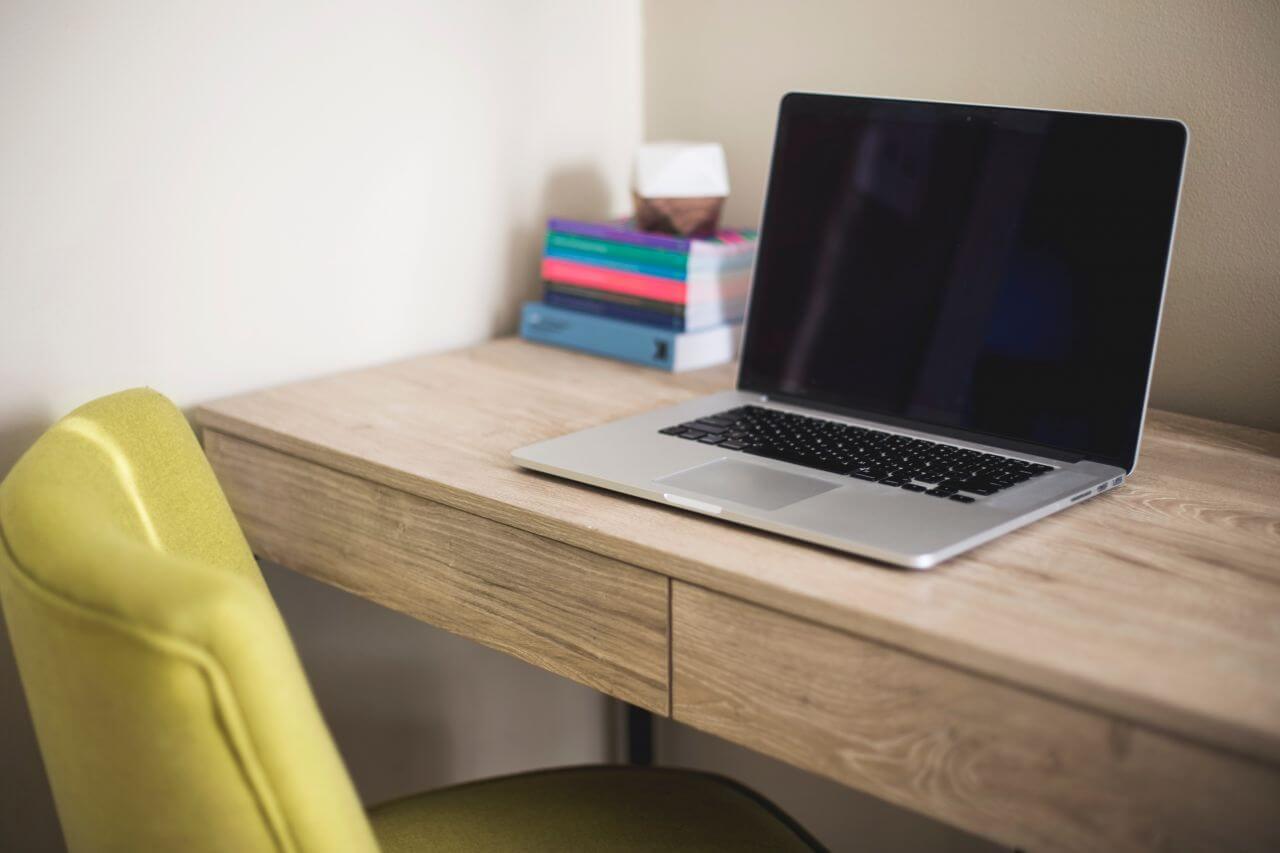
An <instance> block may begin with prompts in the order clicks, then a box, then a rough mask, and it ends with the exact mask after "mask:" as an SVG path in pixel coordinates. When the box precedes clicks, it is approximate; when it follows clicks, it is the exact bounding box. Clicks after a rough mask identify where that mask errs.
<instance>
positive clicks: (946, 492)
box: [925, 487, 956, 498]
mask: <svg viewBox="0 0 1280 853" xmlns="http://www.w3.org/2000/svg"><path fill="white" fill-rule="evenodd" d="M955 493H956V492H955V489H944V488H942V487H938V488H936V489H930V490H929V491H927V492H925V494H926V495H932V496H933V497H935V498H949V497H951V496H952V495H954V494H955Z"/></svg>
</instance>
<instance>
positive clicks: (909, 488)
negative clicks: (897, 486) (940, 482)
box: [902, 483, 925, 492]
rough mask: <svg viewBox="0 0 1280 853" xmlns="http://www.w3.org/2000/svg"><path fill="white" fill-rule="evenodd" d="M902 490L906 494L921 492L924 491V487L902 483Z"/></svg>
mask: <svg viewBox="0 0 1280 853" xmlns="http://www.w3.org/2000/svg"><path fill="white" fill-rule="evenodd" d="M902 488H904V489H906V490H907V491H908V492H923V491H924V490H925V487H924V486H917V485H916V484H915V483H903V484H902Z"/></svg>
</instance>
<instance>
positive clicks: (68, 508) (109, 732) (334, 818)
mask: <svg viewBox="0 0 1280 853" xmlns="http://www.w3.org/2000/svg"><path fill="white" fill-rule="evenodd" d="M0 600H3V605H4V614H5V620H6V622H7V623H8V628H9V633H10V636H11V638H12V641H13V647H14V651H15V654H16V656H17V660H18V666H19V671H20V673H21V676H22V683H23V687H24V689H25V691H26V694H27V699H28V703H29V705H30V708H31V715H32V719H33V721H34V723H35V729H36V735H37V737H38V739H39V742H40V750H41V754H42V755H43V757H44V762H45V767H46V769H47V771H48V774H49V781H50V785H51V787H52V789H53V794H54V800H55V802H56V804H57V808H58V815H59V819H60V821H61V823H62V828H63V832H64V835H65V837H66V840H67V844H68V846H69V847H70V849H71V850H94V851H97V850H131V851H132V850H182V851H213V850H227V851H249V852H250V853H251V852H252V851H260V850H272V851H276V850H284V851H294V850H298V851H331V850H332V851H343V853H347V851H365V850H370V851H371V850H376V849H377V846H376V843H375V841H374V839H373V835H372V832H371V830H370V828H369V823H368V820H367V818H366V817H365V815H364V811H363V810H362V809H361V807H360V803H359V800H358V799H357V797H356V794H355V790H354V788H353V786H352V784H351V780H350V777H349V776H348V775H347V773H346V770H345V768H344V766H343V764H342V761H341V759H340V758H339V756H338V754H337V750H336V749H335V747H334V745H333V741H332V739H331V738H330V736H329V732H328V730H327V728H326V727H325V725H324V722H323V720H322V719H321V717H320V713H319V711H318V709H317V708H316V705H315V700H314V698H313V697H312V695H311V691H310V688H309V686H308V684H307V681H306V678H305V676H304V675H303V672H302V668H301V665H300V664H299V662H298V659H297V655H296V653H295V651H294V649H293V645H292V643H291V642H290V639H289V635H288V632H287V630H286V628H285V626H284V623H283V621H282V619H281V618H280V614H279V612H278V611H277V610H276V607H275V604H274V602H273V601H272V600H271V596H270V593H269V592H268V590H267V588H266V585H265V583H264V582H263V580H262V576H261V574H260V573H259V571H258V568H257V565H256V564H255V563H254V560H253V556H252V554H251V553H250V551H249V547H248V545H247V544H246V543H245V540H244V536H243V534H242V533H241V531H240V528H239V526H238V525H237V524H236V521H235V518H234V516H233V515H232V513H231V509H230V507H229V506H228V505H227V502H226V498H225V497H224V496H223V494H222V491H221V489H219V487H218V484H217V481H216V480H215V479H214V476H213V471H212V470H211V469H210V468H209V465H208V462H207V461H206V460H205V458H204V454H203V452H202V451H201V449H200V446H199V444H198V443H197V442H196V439H195V436H194V435H193V434H192V432H191V429H190V427H189V426H188V425H187V423H186V420H185V419H184V418H183V416H182V413H181V412H179V411H178V410H177V409H176V408H175V407H174V406H173V404H172V403H170V402H169V401H168V400H166V399H165V398H164V397H162V396H160V395H159V394H156V393H154V392H151V391H147V390H142V389H138V390H133V391H125V392H122V393H120V394H115V395H112V396H110V397H105V398H103V399H101V400H97V401H95V402H92V403H89V404H88V405H85V406H83V407H81V408H79V409H77V410H76V411H75V412H73V413H71V414H70V415H68V416H67V417H66V418H64V419H63V420H61V421H59V422H58V423H57V424H55V425H54V426H53V427H52V428H50V430H49V431H48V432H47V433H45V435H44V436H42V437H41V438H40V440H39V441H37V442H36V444H35V445H34V446H33V447H32V448H31V449H30V450H29V451H28V452H27V453H26V454H25V455H24V456H23V457H22V458H21V459H20V460H19V461H18V462H17V464H16V465H15V466H14V468H13V470H12V471H11V472H10V473H9V476H8V477H7V478H6V479H5V481H4V483H3V484H0Z"/></svg>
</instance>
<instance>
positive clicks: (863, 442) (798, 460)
mask: <svg viewBox="0 0 1280 853" xmlns="http://www.w3.org/2000/svg"><path fill="white" fill-rule="evenodd" d="M659 432H660V433H662V434H663V435H674V436H678V437H680V438H685V439H689V440H691V441H700V442H702V443H704V444H710V445H713V446H718V447H723V448H725V449H727V450H740V451H742V452H744V453H752V454H755V455H758V456H764V457H767V458H770V459H778V460H781V461H783V462H791V463H794V464H796V465H803V466H805V467H808V468H817V469H818V470H821V471H832V472H835V473H841V474H849V475H850V476H852V477H854V478H856V479H859V480H867V481H873V480H874V481H880V482H885V481H887V482H888V483H889V484H891V485H895V486H903V485H908V484H911V485H914V484H913V482H912V481H918V482H920V483H927V484H932V485H933V486H934V488H932V489H929V490H928V491H927V492H925V494H930V495H935V496H937V497H950V496H951V495H954V494H955V493H956V492H958V491H966V492H969V493H971V494H984V493H985V494H994V493H995V492H997V491H999V490H1000V489H1004V488H1012V487H1013V486H1015V485H1017V484H1018V483H1021V482H1025V481H1026V480H1028V479H1030V478H1031V477H1038V476H1040V475H1041V474H1044V473H1047V472H1049V471H1052V470H1054V469H1053V468H1051V467H1049V466H1048V465H1037V464H1035V463H1031V462H1025V461H1023V460H1020V459H1010V458H1007V457H1003V456H1000V455H999V454H996V453H983V452H981V451H977V450H972V449H969V448H961V447H954V446H951V445H947V444H939V443H937V442H933V441H928V440H926V439H923V438H913V437H911V436H908V435H901V434H898V433H891V432H885V431H883V430H876V429H868V428H866V427H860V426H853V425H852V424H842V423H840V422H838V421H832V420H827V419H825V418H814V417H808V416H806V415H800V414H797V413H795V412H782V411H779V410H777V409H767V408H764V407H763V406H739V407H737V408H735V409H729V410H727V411H724V412H719V413H717V414H713V415H706V416H704V417H701V418H698V419H697V420H694V421H689V422H688V423H684V424H679V425H677V426H670V427H666V428H665V429H661V430H659ZM921 488H926V487H924V486H919V487H917V488H910V489H908V491H918V490H919V489H921ZM975 490H982V491H975Z"/></svg>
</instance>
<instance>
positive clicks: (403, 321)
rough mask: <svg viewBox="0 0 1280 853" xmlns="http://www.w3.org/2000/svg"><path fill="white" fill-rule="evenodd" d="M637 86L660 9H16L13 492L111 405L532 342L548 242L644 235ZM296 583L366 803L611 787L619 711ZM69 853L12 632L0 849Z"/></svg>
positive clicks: (130, 5) (3, 115)
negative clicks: (614, 220)
mask: <svg viewBox="0 0 1280 853" xmlns="http://www.w3.org/2000/svg"><path fill="white" fill-rule="evenodd" d="M640 84H641V77H640V8H639V0H628V2H613V3H608V4H597V3H593V2H589V0H556V2H542V3H538V4H525V3H515V2H501V0H455V2H433V3H426V2H416V0H415V1H414V2H408V1H407V0H406V2H396V0H379V2H377V3H364V2H360V0H335V2H326V3H310V2H304V0H297V2H274V1H273V2H270V3H261V2H251V0H229V2H228V1H227V0H220V2H204V3H171V2H169V0H129V2H118V3H84V2H78V1H77V0H27V2H21V0H5V2H3V3H0V476H3V474H4V472H5V471H6V470H8V467H9V465H10V464H11V463H12V461H13V459H14V458H15V456H16V455H17V454H18V453H19V452H20V451H21V449H22V448H24V447H25V446H26V445H27V444H29V443H30V441H31V440H32V439H33V438H34V437H35V435H37V434H38V432H39V431H40V430H41V429H42V428H43V427H44V426H46V425H47V424H48V423H49V422H50V421H51V420H52V419H54V418H55V417H57V416H59V415H60V414H62V413H64V412H65V411H66V410H67V409H69V408H71V407H72V406H74V405H76V404H78V403H80V402H83V401H85V400H87V399H89V398H91V397H94V396H96V395H99V394H104V393H108V392H110V391H115V390H118V389H121V388H125V387H128V386H132V385H143V384H146V385H151V386H153V387H155V388H158V389H160V390H161V391H163V392H165V393H167V394H169V395H171V396H172V397H173V398H174V399H175V400H177V401H178V403H179V404H181V405H184V406H186V405H190V404H193V403H196V402H199V401H201V400H205V399H209V398H211V397H214V396H218V395H222V394H229V393H233V392H237V391H246V390H249V389H252V388H256V387H261V386H264V385H270V384H273V383H279V382H284V381H287V380H290V379H295V378H299V377H305V376H311V375H317V374H323V373H326V372H329V371H334V370H338V369H342V368H347V367H355V366H358V365H363V364H369V363H373V362H379V361H384V360H388V359H394V358H399V357H403V356H406V355H409V354H411V353H417V352H423V351H429V350H435V349H443V348H446V347H453V346H459V345H462V344H466V343H470V342H475V341H479V340H483V339H484V338H487V337H490V336H492V335H494V334H496V333H500V332H502V333H505V332H509V331H511V330H512V329H513V328H514V323H515V316H516V315H515V312H516V307H517V305H518V302H519V300H520V299H521V298H522V297H523V296H525V295H528V294H532V293H533V292H535V290H536V288H537V258H538V253H539V245H540V239H541V236H542V230H543V219H544V217H545V215H546V214H547V213H548V212H550V211H554V212H557V213H561V214H569V215H574V214H578V215H583V216H603V215H606V214H608V213H611V212H620V211H621V210H623V209H624V208H625V206H626V186H627V174H628V168H629V164H630V159H631V154H632V150H633V148H634V145H635V143H636V141H637V140H638V139H639V138H640V121H641V110H640ZM583 103H590V104H592V108H591V109H590V110H584V109H583V108H582V104H583ZM271 579H272V581H273V589H274V590H275V592H276V594H277V598H278V600H279V601H280V604H281V609H282V610H283V611H284V612H285V615H286V617H287V618H288V619H289V621H290V626H291V628H293V630H294V635H295V638H296V639H297V642H298V645H299V646H300V648H301V650H302V653H303V657H304V660H305V661H306V663H307V664H308V668H309V671H310V673H311V675H312V678H313V682H314V684H315V687H316V691H317V694H318V696H319V697H320V700H321V706H322V708H323V710H324V712H325V713H326V715H328V717H329V719H330V721H331V723H332V725H333V728H334V730H335V733H336V735H337V737H338V740H339V746H340V747H341V748H342V749H343V751H344V752H345V754H346V755H347V756H348V759H349V760H350V761H351V764H352V770H353V772H354V773H355V776H356V779H357V782H358V783H359V784H360V787H361V790H362V792H363V793H365V794H366V795H367V796H370V797H372V798H381V797H386V796H388V795H391V794H397V793H404V792H407V791H409V790H413V789H415V788H418V787H421V786H426V785H434V784H440V783H443V782H450V781H456V780H459V779H464V778H470V777H472V776H476V775H484V774H489V773H494V772H501V771H503V770H515V769H523V768H525V767H530V766H536V765H542V764H547V763H558V762H581V761H588V760H598V759H601V758H603V757H605V737H606V732H607V729H606V727H605V725H604V722H605V719H606V717H607V714H606V706H605V703H604V701H603V700H602V699H601V697H600V696H599V694H596V693H594V692H593V691H590V690H587V689H585V688H579V687H576V686H575V685H573V684H570V683H569V682H567V681H564V680H562V679H557V678H554V677H553V676H550V675H547V674H545V673H540V672H538V671H536V670H533V669H532V668H529V667H525V666H524V665H523V664H520V663H518V662H516V661H513V660H511V659H509V658H506V657H504V656H501V655H498V654H497V653H494V652H487V651H485V650H483V649H480V648H479V647H477V646H474V645H472V644H470V643H466V642H462V641H459V640H456V639H453V638H450V637H447V636H444V635H442V634H440V633H439V632H435V631H432V630H431V629H430V628H427V627H426V626H423V625H421V624H417V623H414V622H412V621H411V620H407V619H404V618H403V617H397V616H395V615H394V614H390V613H388V612H386V611H382V610H381V609H379V608H376V607H373V606H372V605H365V604H363V603H362V602H359V601H357V600H355V599H353V598H351V597H349V596H344V595H341V594H338V593H334V592H332V591H329V590H323V589H322V590H316V589H312V588H310V587H308V585H307V584H306V583H305V582H297V579H292V578H290V577H289V576H288V575H287V574H282V573H280V572H278V571H277V572H273V573H272V574H271ZM291 580H292V581H294V582H291ZM326 593H328V594H326ZM57 839H58V832H57V826H56V822H55V820H54V816H53V813H52V809H51V804H50V800H49V794H48V789H47V786H46V784H45V781H44V776H43V773H42V770H41V766H40V762H39V758H38V755H37V753H36V749H35V745H34V741H33V738H32V733H31V728H30V725H29V722H28V720H27V716H26V709H25V707H24V705H23V703H22V701H21V691H20V690H19V689H18V685H17V681H16V675H15V673H14V669H13V660H12V657H11V653H10V649H9V647H8V641H7V639H6V638H5V636H4V632H3V629H2V628H0V850H13V851H18V850H23V851H26V850H32V851H36V850H50V849H56V848H57V846H58V841H57Z"/></svg>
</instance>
